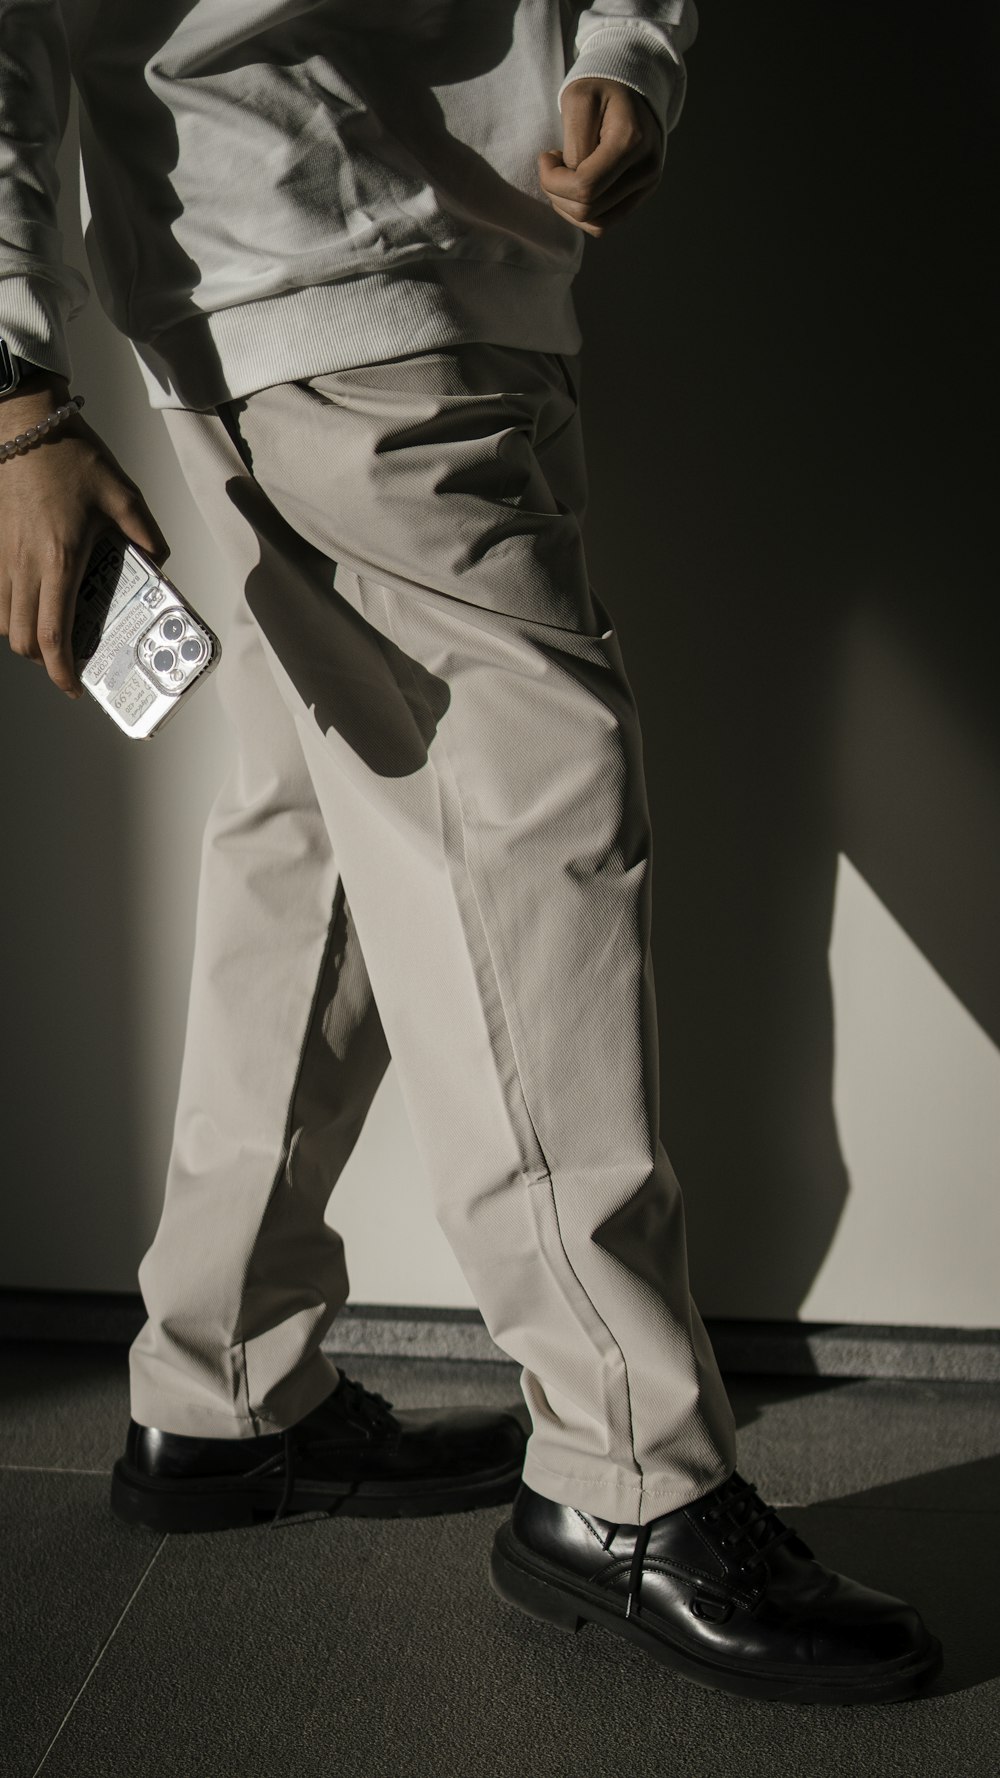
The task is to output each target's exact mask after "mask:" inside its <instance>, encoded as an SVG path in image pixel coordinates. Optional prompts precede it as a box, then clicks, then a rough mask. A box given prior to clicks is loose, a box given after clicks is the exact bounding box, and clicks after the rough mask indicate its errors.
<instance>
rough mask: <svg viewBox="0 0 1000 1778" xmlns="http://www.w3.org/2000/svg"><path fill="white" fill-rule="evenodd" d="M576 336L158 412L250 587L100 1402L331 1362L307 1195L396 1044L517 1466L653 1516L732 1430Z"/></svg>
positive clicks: (319, 1382)
mask: <svg viewBox="0 0 1000 1778" xmlns="http://www.w3.org/2000/svg"><path fill="white" fill-rule="evenodd" d="M578 371H579V365H578V361H576V360H573V359H566V358H563V357H560V356H558V355H554V354H549V353H543V352H537V351H521V350H514V349H510V348H506V347H504V348H501V347H496V346H490V345H476V344H473V345H465V346H459V347H456V348H451V349H448V350H445V351H432V352H422V353H418V354H416V355H412V356H409V357H405V358H401V359H396V360H393V361H391V362H388V363H383V364H378V365H373V366H359V367H358V368H354V369H348V370H341V371H337V372H335V373H333V374H331V375H327V376H319V377H314V378H312V379H310V380H309V381H307V382H301V383H286V384H280V385H277V386H274V387H271V388H267V389H263V390H261V391H260V392H258V393H255V394H253V395H251V396H249V397H247V398H246V400H245V401H237V402H233V403H230V404H227V406H226V408H225V409H223V410H220V412H219V413H218V414H216V413H214V412H213V413H196V412H189V411H172V412H169V413H168V414H167V424H168V427H169V430H170V433H171V436H172V438H173V441H174V443H175V446H176V448H177V451H178V454H179V457H180V461H181V464H182V467H183V469H184V472H185V474H186V476H187V479H188V481H189V483H190V486H191V489H192V491H193V493H194V496H195V498H196V499H197V501H198V503H199V505H200V506H201V508H202V510H203V512H204V514H205V517H206V519H207V521H208V523H209V525H210V527H211V529H212V531H213V533H214V534H215V536H216V537H217V538H218V539H219V541H220V543H221V545H222V548H223V550H224V551H225V554H226V556H227V558H228V559H229V561H231V563H232V565H233V570H234V572H235V574H236V575H237V576H238V578H239V584H240V587H241V588H242V589H243V592H242V595H241V598H240V602H239V606H238V610H237V613H236V616H235V620H234V621H233V623H232V626H231V628H230V630H229V633H228V635H226V636H225V637H224V638H223V661H222V664H221V666H220V668H219V671H218V675H217V679H216V683H217V686H218V690H219V695H220V697H221V700H222V703H223V707H224V709H225V712H226V714H227V716H228V719H229V721H230V722H231V724H232V726H233V729H234V730H235V734H236V739H237V743H238V755H237V759H236V763H235V764H234V766H233V769H232V771H231V772H230V774H229V776H228V779H227V780H226V782H225V783H224V785H223V787H222V789H221V791H220V793H219V795H218V798H217V800H216V802H215V804H214V807H213V809H212V812H211V815H210V819H209V822H208V826H207V830H206V833H205V839H204V848H203V859H202V874H201V882H200V890H199V901H198V915H197V934H196V948H195V958H194V973H193V984H192V990H191V1000H190V1010H189V1023H188V1031H187V1039H186V1045H185V1052H184V1059H183V1068H182V1079H181V1086H180V1099H179V1104H178V1108H177V1121H176V1130H175V1138H174V1145H173V1151H172V1155H171V1159H170V1166H169V1173H168V1178H167V1182H166V1194H165V1201H164V1206H163V1213H162V1218H161V1221H160V1224H159V1228H158V1231H157V1234H156V1238H155V1240H154V1242H153V1244H152V1246H151V1247H150V1249H149V1251H148V1252H147V1254H146V1255H145V1258H144V1259H143V1262H142V1265H141V1268H140V1272H139V1282H140V1285H141V1288H142V1293H143V1297H144V1301H145V1305H146V1309H147V1313H148V1320H147V1322H146V1324H145V1326H144V1327H143V1329H142V1331H141V1333H140V1334H139V1336H138V1338H137V1339H136V1341H135V1343H134V1345H133V1347H132V1351H131V1384H132V1412H133V1415H134V1417H135V1419H136V1420H138V1421H140V1422H142V1423H143V1424H146V1425H154V1426H158V1427H161V1428H163V1429H164V1430H167V1431H173V1432H180V1433H189V1434H196V1435H200V1436H207V1437H249V1436H252V1435H254V1434H257V1433H261V1432H268V1431H273V1430H276V1429H280V1428H282V1427H285V1426H288V1425H290V1424H291V1423H292V1422H293V1421H295V1420H297V1419H298V1418H299V1417H300V1416H301V1415H303V1414H305V1413H306V1412H308V1411H309V1409H310V1408H312V1407H313V1406H314V1405H315V1404H316V1403H317V1402H319V1401H320V1400H321V1399H322V1397H323V1396H324V1395H325V1394H326V1393H327V1392H328V1391H329V1390H330V1388H331V1387H332V1386H333V1383H334V1382H335V1381H336V1372H335V1370H334V1367H333V1366H332V1365H331V1363H330V1361H329V1360H328V1359H327V1357H326V1356H325V1355H324V1354H323V1353H322V1352H321V1350H320V1342H321V1340H322V1338H323V1336H324V1334H325V1333H326V1332H327V1329H328V1328H329V1326H330V1323H331V1321H332V1319H333V1317H334V1316H335V1315H336V1314H337V1312H338V1310H339V1309H340V1308H341V1307H342V1305H343V1303H344V1301H345V1300H346V1298H347V1295H348V1275H347V1269H346V1266H345V1259H344V1251H343V1244H342V1242H341V1239H340V1237H339V1236H338V1234H337V1233H336V1232H335V1230H334V1229H333V1228H332V1227H330V1226H329V1224H328V1223H327V1221H326V1220H325V1215H324V1212H325V1210H326V1207H327V1202H328V1199H329V1197H330V1193H331V1192H332V1190H333V1187H334V1185H335V1184H336V1181H337V1178H338V1175H339V1173H340V1171H341V1169H342V1167H343V1166H344V1163H345V1161H346V1160H347V1158H348V1156H349V1154H350V1152H351V1149H352V1147H353V1144H354V1142H355V1140H356V1138H357V1136H358V1133H359V1131H360V1129H361V1126H362V1123H363V1121H364V1118H365V1114H366V1112H367V1110H368V1107H369V1105H370V1103H371V1100H372V1098H373V1096H374V1093H375V1090H376V1088H377V1086H378V1084H379V1081H380V1080H381V1078H382V1075H383V1073H384V1071H385V1068H386V1066H387V1064H388V1061H389V1058H390V1054H391V1056H392V1059H393V1061H394V1062H395V1065H396V1068H397V1071H398V1080H399V1086H400V1090H401V1093H402V1096H403V1100H404V1103H405V1106H406V1109H407V1113H408V1116H409V1119H410V1121H411V1124H412V1129H413V1135H414V1139H415V1142H416V1144H417V1147H418V1150H419V1152H420V1155H421V1158H422V1161H423V1163H424V1164H425V1166H426V1170H427V1173H428V1175H429V1178H430V1180H431V1181H432V1186H433V1192H434V1207H435V1214H436V1216H437V1218H438V1220H439V1222H440V1225H441V1228H442V1229H443V1231H444V1234H445V1235H446V1237H447V1239H448V1241H449V1242H450V1244H451V1246H452V1248H453V1249H454V1252H455V1255H456V1257H457V1259H458V1262H459V1265H460V1266H461V1268H462V1271H463V1273H464V1275H465V1277H466V1278H467V1279H468V1282H469V1286H470V1289H471V1290H472V1293H473V1295H474V1297H475V1300H476V1302H477V1303H478V1304H479V1307H480V1309H481V1311H482V1314H483V1318H484V1320H485V1322H486V1326H487V1327H488V1329H489V1331H490V1333H491V1335H492V1336H493V1339H494V1340H495V1341H496V1342H497V1344H498V1345H499V1346H500V1347H501V1348H502V1349H503V1350H504V1351H505V1352H507V1353H509V1354H510V1356H511V1358H512V1359H515V1360H516V1361H517V1362H518V1363H519V1364H520V1365H521V1366H522V1367H523V1369H522V1372H521V1385H522V1389H523V1393H524V1396H525V1399H526V1402H527V1404H528V1408H529V1410H530V1413H531V1420H532V1426H533V1431H532V1434H531V1437H530V1439H529V1441H528V1447H527V1454H526V1461H525V1467H524V1475H525V1480H526V1481H527V1482H528V1483H529V1485H530V1486H531V1487H532V1488H534V1489H536V1490H537V1491H538V1492H539V1493H541V1494H544V1495H546V1496H548V1497H549V1498H550V1499H553V1500H557V1501H561V1502H563V1503H565V1504H570V1505H576V1506H579V1507H581V1508H583V1509H584V1510H591V1511H593V1512H595V1513H598V1514H601V1515H603V1516H605V1517H607V1518H611V1519H615V1520H620V1521H622V1522H628V1523H632V1524H635V1523H645V1522H647V1521H648V1520H649V1519H651V1518H653V1517H655V1516H656V1515H657V1514H659V1513H662V1512H666V1511H669V1510H671V1509H673V1508H675V1507H677V1506H681V1505H684V1504H686V1503H687V1502H689V1501H691V1500H693V1499H695V1498H696V1497H697V1496H698V1495H700V1494H702V1493H704V1492H705V1491H706V1490H707V1489H708V1488H710V1487H712V1486H713V1485H714V1484H715V1483H717V1482H719V1481H720V1480H722V1479H723V1477H724V1476H726V1475H728V1474H729V1473H730V1472H731V1471H732V1469H733V1467H734V1465H735V1461H736V1457H735V1443H734V1430H733V1419H732V1413H731V1410H730V1406H729V1403H728V1400H727V1397H726V1394H725V1390H724V1387H723V1384H722V1381H721V1379H720V1377H719V1373H718V1370H717V1368H716V1364H715V1360H714V1357H713V1353H712V1350H711V1347H710V1345H709V1342H708V1339H707V1337H706V1334H705V1331H704V1328H703V1326H702V1323H701V1321H700V1319H699V1316H698V1313H697V1311H696V1309H695V1307H694V1305H693V1303H692V1301H691V1297H690V1294H689V1287H688V1274H687V1257H686V1248H685V1231H684V1211H683V1205H682V1199H681V1193H680V1189H679V1186H678V1181H677V1178H676V1176H675V1174H674V1171H673V1169H672V1167H671V1164H670V1161H669V1160H668V1158H667V1154H666V1152H665V1150H664V1148H663V1145H662V1143H661V1142H660V1140H659V1135H658V1119H659V1108H658V1066H657V1032H656V1012H655V1003H654V993H653V978H652V973H651V965H650V951H649V936H650V886H651V879H650V871H651V846H650V829H649V815H648V808H647V802H646V794H645V788H644V778H643V763H642V743H641V738H640V729H639V723H638V720H637V716H636V709H635V703H634V699H633V696H632V692H631V690H630V687H629V684H628V681H627V679H626V676H625V671H624V668H623V664H622V659H621V654H620V651H619V646H618V641H617V638H616V634H615V631H614V629H613V627H612V622H611V619H610V618H609V616H608V613H607V611H606V610H605V609H604V607H603V606H602V604H601V603H600V601H599V600H598V599H597V598H596V596H595V594H594V592H593V589H592V588H591V587H590V585H589V583H588V578H587V569H586V564H585V559H584V551H583V547H582V542H581V533H580V521H581V516H582V512H583V508H584V502H585V497H586V488H585V472H584V458H583V450H582V443H581V429H580V418H579V412H578V406H577V391H576V386H575V379H576V378H577V376H578Z"/></svg>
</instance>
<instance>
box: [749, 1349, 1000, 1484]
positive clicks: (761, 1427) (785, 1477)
mask: <svg viewBox="0 0 1000 1778" xmlns="http://www.w3.org/2000/svg"><path fill="white" fill-rule="evenodd" d="M729 1393H730V1398H731V1400H732V1402H733V1405H734V1408H735V1411H736V1421H737V1425H738V1427H739V1442H738V1451H739V1465H740V1469H741V1471H742V1473H743V1474H744V1475H746V1476H747V1477H748V1478H749V1479H751V1480H753V1481H754V1482H756V1484H757V1486H758V1488H759V1489H760V1491H761V1493H762V1494H763V1495H764V1497H765V1499H770V1500H773V1501H795V1502H798V1501H802V1502H805V1503H811V1502H813V1501H816V1502H819V1501H827V1500H834V1499H841V1498H848V1497H851V1496H853V1495H855V1494H858V1493H859V1492H862V1491H864V1490H867V1489H871V1488H875V1487H878V1488H881V1489H883V1490H884V1489H885V1488H887V1487H892V1486H893V1485H896V1484H898V1485H899V1488H900V1499H901V1501H902V1500H904V1499H905V1502H906V1503H907V1504H909V1505H914V1506H915V1505H919V1506H923V1507H932V1506H935V1507H937V1506H940V1507H941V1508H943V1509H945V1510H955V1509H956V1508H958V1507H959V1506H961V1508H962V1510H974V1509H976V1508H980V1509H983V1510H990V1509H993V1508H995V1507H996V1506H997V1503H998V1495H997V1492H996V1489H995V1479H994V1482H993V1483H992V1484H991V1482H990V1471H989V1467H988V1460H989V1459H990V1458H998V1457H1000V1385H996V1384H990V1383H906V1382H897V1381H885V1380H870V1381H865V1382H831V1381H830V1380H828V1379H808V1378H802V1379H798V1380H786V1379H781V1378H769V1377H753V1378H747V1377H740V1378H733V1379H731V1380H730V1384H729ZM977 1465H984V1467H979V1468H977V1467H975V1466H977ZM959 1466H966V1467H967V1470H968V1473H966V1474H965V1475H964V1477H963V1481H962V1497H961V1501H959V1500H958V1499H957V1498H956V1496H955V1494H954V1488H955V1482H954V1479H953V1477H952V1472H953V1471H954V1470H955V1469H956V1467H959ZM889 1503H890V1502H889V1497H888V1496H885V1497H884V1504H886V1505H888V1504H889Z"/></svg>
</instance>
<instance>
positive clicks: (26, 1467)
mask: <svg viewBox="0 0 1000 1778" xmlns="http://www.w3.org/2000/svg"><path fill="white" fill-rule="evenodd" d="M8 1469H9V1470H11V1471H12V1472H13V1474H15V1475H99V1476H105V1477H107V1476H110V1474H111V1471H110V1469H70V1468H68V1467H67V1466H66V1465H65V1464H61V1463H3V1462H0V1473H2V1472H3V1471H4V1470H8Z"/></svg>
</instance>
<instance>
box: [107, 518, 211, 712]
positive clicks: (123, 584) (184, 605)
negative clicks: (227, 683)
mask: <svg viewBox="0 0 1000 1778" xmlns="http://www.w3.org/2000/svg"><path fill="white" fill-rule="evenodd" d="M221 653H222V648H221V645H220V643H219V639H218V637H217V636H216V635H215V634H214V633H213V631H212V630H210V629H209V627H208V625H207V623H206V622H205V620H204V618H202V617H199V615H198V613H197V612H196V611H195V610H194V609H193V608H192V606H190V605H189V604H188V602H187V600H186V599H185V598H184V597H183V595H182V594H181V593H179V592H178V590H177V588H176V587H175V586H174V584H173V582H172V581H169V580H167V578H166V576H165V575H163V574H161V573H160V571H159V569H158V568H156V567H155V566H154V565H153V563H152V562H151V561H150V560H149V559H148V557H147V556H145V555H143V553H142V551H141V550H140V549H137V548H136V546H135V544H134V543H130V542H129V541H128V539H127V538H126V537H123V536H122V535H121V533H120V532H116V531H107V532H103V533H102V534H101V536H100V537H99V538H98V540H97V543H96V545H95V547H94V551H93V554H92V555H91V558H90V561H89V562H88V564H87V569H86V572H85V574H84V577H83V581H82V583H81V586H80V591H79V593H78V594H77V601H76V616H75V618H74V622H73V659H74V661H75V663H76V670H77V672H78V674H79V676H80V681H81V683H82V684H83V685H84V686H85V687H86V689H87V690H88V691H89V692H90V694H91V696H92V697H93V698H95V699H96V701H97V703H98V704H100V706H101V709H102V710H104V711H106V712H107V714H108V715H109V716H110V717H111V720H112V722H115V723H117V725H118V727H119V728H120V729H121V730H122V732H123V733H124V734H126V735H129V736H130V737H131V739H132V740H134V741H144V740H147V739H148V737H149V736H150V735H155V734H156V733H157V732H158V731H159V730H160V729H161V728H162V727H163V725H164V723H165V722H169V720H170V718H171V717H172V716H173V715H175V714H176V712H177V710H178V709H179V708H180V705H181V703H182V702H183V700H184V698H185V697H186V696H187V694H188V693H189V692H192V691H193V690H194V689H195V687H196V686H198V685H202V684H203V683H204V681H205V680H206V679H207V677H208V675H209V673H211V672H212V671H213V669H214V668H215V667H217V666H218V663H219V658H220V656H221Z"/></svg>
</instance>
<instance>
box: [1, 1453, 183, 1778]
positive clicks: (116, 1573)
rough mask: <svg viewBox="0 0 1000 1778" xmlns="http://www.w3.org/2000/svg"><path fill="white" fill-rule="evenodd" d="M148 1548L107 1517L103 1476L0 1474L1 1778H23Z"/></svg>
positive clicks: (149, 1556)
mask: <svg viewBox="0 0 1000 1778" xmlns="http://www.w3.org/2000/svg"><path fill="white" fill-rule="evenodd" d="M158 1549H159V1543H158V1540H157V1539H156V1538H155V1537H146V1538H140V1537H138V1536H137V1535H136V1534H135V1533H133V1532H131V1531H130V1530H129V1529H128V1528H127V1527H125V1526H123V1525H119V1524H117V1523H116V1522H115V1520H114V1519H113V1518H112V1517H111V1513H110V1510H109V1507H108V1483H107V1478H106V1477H105V1476H89V1475H59V1474H46V1473H37V1472H33V1473H25V1472H21V1471H17V1470H0V1574H2V1577H3V1600H4V1605H3V1660H2V1663H0V1770H2V1771H3V1772H4V1774H5V1778H30V1774H31V1773H32V1772H34V1770H35V1767H36V1766H37V1764H38V1762H39V1760H40V1759H41V1757H42V1755H43V1753H44V1751H45V1748H46V1747H47V1745H48V1743H49V1741H50V1739H51V1738H52V1736H53V1735H54V1734H55V1733H56V1730H57V1729H58V1727H59V1724H60V1723H61V1721H62V1719H63V1717H64V1716H65V1714H66V1712H67V1710H68V1709H69V1707H70V1705H71V1704H72V1702H73V1699H74V1698H75V1696H76V1694H77V1692H78V1691H79V1689H80V1687H81V1685H82V1684H83V1682H84V1680H85V1679H86V1677H87V1674H88V1673H89V1671H90V1669H91V1667H92V1665H93V1662H94V1661H95V1659H96V1658H97V1656H98V1654H99V1652H100V1650H101V1648H102V1646H103V1644H104V1643H105V1641H106V1640H107V1638H108V1637H109V1636H110V1634H111V1632H112V1630H113V1629H114V1626H115V1624H116V1623H117V1622H118V1620H119V1618H120V1617H121V1614H122V1612H123V1611H124V1610H125V1607H126V1606H127V1604H128V1602H129V1600H130V1598H131V1597H132V1594H133V1592H134V1590H135V1588H136V1587H137V1586H138V1584H139V1582H140V1581H141V1580H142V1578H143V1575H144V1574H145V1573H146V1571H147V1570H148V1568H149V1566H150V1563H151V1562H152V1561H153V1559H154V1557H155V1556H156V1554H157V1551H158ZM84 1769H85V1768H81V1773H82V1772H83V1770H84Z"/></svg>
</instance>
